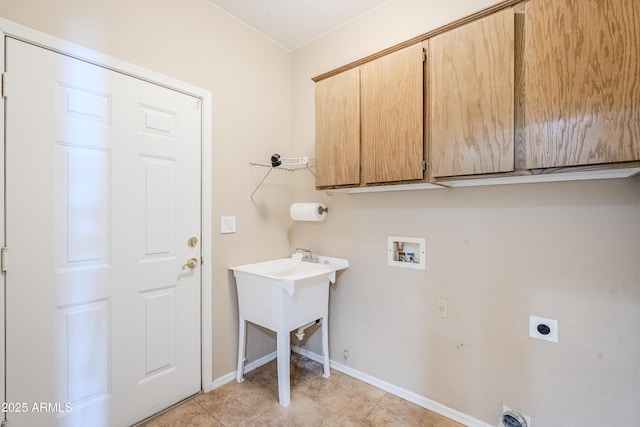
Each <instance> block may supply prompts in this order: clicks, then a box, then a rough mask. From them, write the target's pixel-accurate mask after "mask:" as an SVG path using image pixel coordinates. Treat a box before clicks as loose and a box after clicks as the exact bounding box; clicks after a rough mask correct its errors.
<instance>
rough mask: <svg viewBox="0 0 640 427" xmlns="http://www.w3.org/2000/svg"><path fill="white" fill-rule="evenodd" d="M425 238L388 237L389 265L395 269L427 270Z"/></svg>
mask: <svg viewBox="0 0 640 427" xmlns="http://www.w3.org/2000/svg"><path fill="white" fill-rule="evenodd" d="M424 245H425V239H424V238H423V237H398V236H389V237H388V263H389V265H392V266H394V267H403V268H415V269H418V270H424V269H425V254H424Z"/></svg>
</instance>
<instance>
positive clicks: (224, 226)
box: [220, 216, 236, 234]
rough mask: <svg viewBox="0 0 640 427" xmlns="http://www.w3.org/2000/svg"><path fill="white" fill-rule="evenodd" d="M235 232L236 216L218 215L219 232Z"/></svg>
mask: <svg viewBox="0 0 640 427" xmlns="http://www.w3.org/2000/svg"><path fill="white" fill-rule="evenodd" d="M235 232H236V217H235V216H223V217H220V233H222V234H227V233H235Z"/></svg>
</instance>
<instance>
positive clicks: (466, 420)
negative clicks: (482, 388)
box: [291, 345, 495, 427]
mask: <svg viewBox="0 0 640 427" xmlns="http://www.w3.org/2000/svg"><path fill="white" fill-rule="evenodd" d="M291 350H292V351H294V352H295V353H298V354H301V355H302V356H305V357H307V358H309V359H311V360H315V361H316V362H319V363H322V356H321V355H319V354H316V353H312V352H310V351H309V350H305V349H303V348H300V347H297V346H293V345H292V346H291ZM330 362H331V368H332V369H335V370H336V371H339V372H342V373H343V374H346V375H349V376H350V377H353V378H356V379H358V380H360V381H363V382H365V383H367V384H371V385H372V386H374V387H377V388H379V389H380V390H384V391H386V392H387V393H391V394H393V395H394V396H398V397H400V398H402V399H404V400H407V401H409V402H411V403H415V404H416V405H418V406H421V407H423V408H425V409H428V410H430V411H432V412H435V413H436V414H439V415H442V416H443V417H447V418H449V419H451V420H453V421H456V422H459V423H460V424H464V425H465V426H467V427H495V426H492V425H489V424H486V423H485V422H483V421H480V420H477V419H475V418H473V417H471V416H469V415H467V414H463V413H462V412H459V411H456V410H455V409H452V408H449V407H448V406H445V405H442V404H441V403H438V402H435V401H433V400H431V399H428V398H426V397H424V396H420V395H419V394H416V393H413V392H411V391H409V390H405V389H403V388H401V387H398V386H396V385H393V384H390V383H388V382H386V381H382V380H380V379H378V378H375V377H373V376H371V375H368V374H365V373H364V372H360V371H357V370H355V369H353V368H351V367H349V366H346V365H343V364H341V363H338V362H336V361H334V360H331V361H330Z"/></svg>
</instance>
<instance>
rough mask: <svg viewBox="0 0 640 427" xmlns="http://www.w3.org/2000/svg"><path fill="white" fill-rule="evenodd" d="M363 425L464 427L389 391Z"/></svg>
mask: <svg viewBox="0 0 640 427" xmlns="http://www.w3.org/2000/svg"><path fill="white" fill-rule="evenodd" d="M363 425H364V426H371V427H380V426H388V427H464V426H463V425H462V424H459V423H457V422H455V421H452V420H450V419H448V418H445V417H443V416H441V415H438V414H436V413H434V412H431V411H429V410H427V409H424V408H422V407H420V406H418V405H415V404H413V403H411V402H408V401H406V400H404V399H401V398H399V397H396V396H393V395H391V394H388V393H387V394H385V396H384V398H383V399H382V400H381V401H380V402H379V403H378V404H377V405H376V406H375V407H374V408H373V409H372V410H371V412H369V414H367V416H366V417H365V418H364V420H363Z"/></svg>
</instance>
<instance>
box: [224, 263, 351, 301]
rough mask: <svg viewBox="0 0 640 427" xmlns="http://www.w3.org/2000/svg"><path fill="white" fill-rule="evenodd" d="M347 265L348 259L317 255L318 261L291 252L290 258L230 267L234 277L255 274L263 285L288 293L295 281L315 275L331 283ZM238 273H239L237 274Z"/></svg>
mask: <svg viewBox="0 0 640 427" xmlns="http://www.w3.org/2000/svg"><path fill="white" fill-rule="evenodd" d="M348 267H349V261H347V260H346V259H343V258H334V257H328V256H322V255H320V256H318V262H308V261H302V254H293V255H292V256H291V258H279V259H274V260H270V261H264V262H257V263H254V264H245V265H239V266H236V267H230V269H231V270H233V272H234V275H235V277H236V278H237V277H238V276H242V277H244V276H246V277H249V276H255V278H261V279H263V280H261V282H262V283H263V284H265V285H270V286H276V287H279V288H282V289H284V290H285V291H286V292H287V293H288V294H289V295H293V293H294V292H295V284H296V282H303V281H306V280H307V279H313V278H316V277H325V276H326V277H327V278H328V279H329V281H330V282H331V283H335V281H336V271H339V270H343V269H345V268H348ZM239 273H240V274H239Z"/></svg>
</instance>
